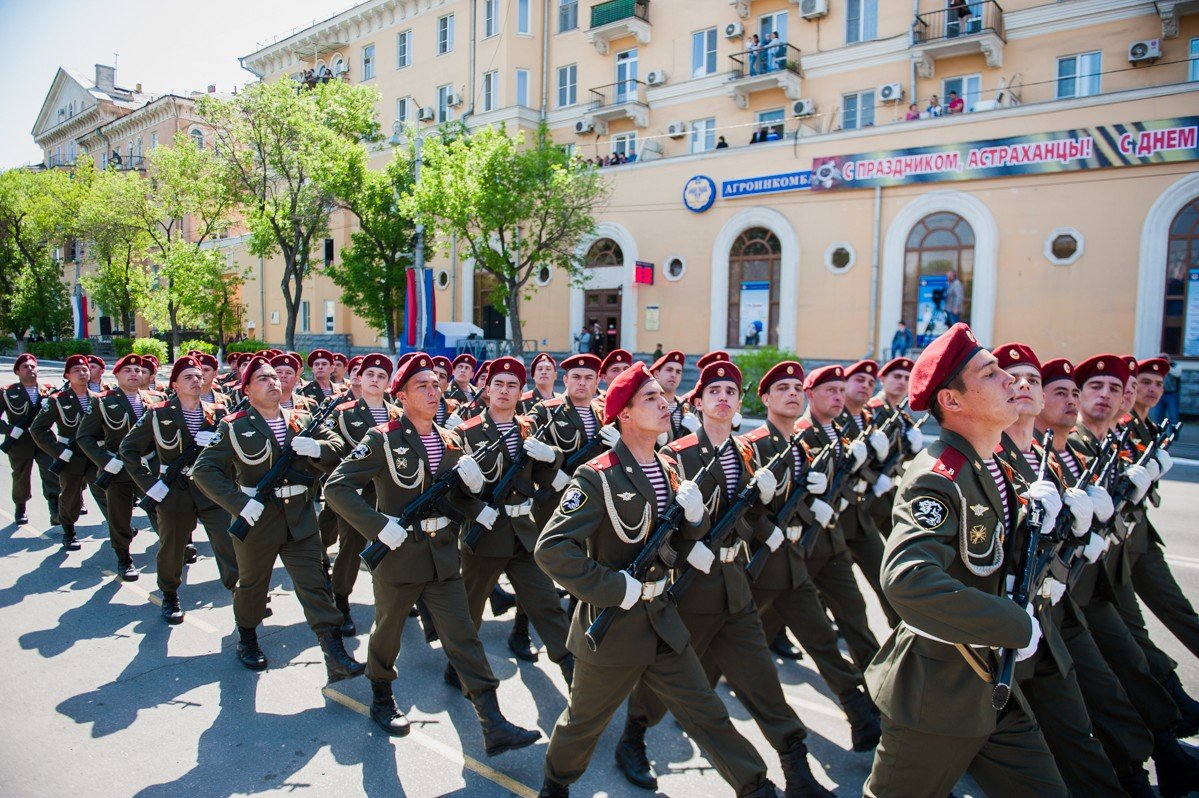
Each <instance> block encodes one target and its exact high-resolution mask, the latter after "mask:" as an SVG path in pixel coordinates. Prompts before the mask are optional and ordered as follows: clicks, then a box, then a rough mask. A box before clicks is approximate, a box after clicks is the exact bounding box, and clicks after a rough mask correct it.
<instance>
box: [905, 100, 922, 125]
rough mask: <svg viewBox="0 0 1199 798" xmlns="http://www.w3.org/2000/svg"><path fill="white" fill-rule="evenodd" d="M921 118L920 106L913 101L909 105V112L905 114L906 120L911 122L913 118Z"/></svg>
mask: <svg viewBox="0 0 1199 798" xmlns="http://www.w3.org/2000/svg"><path fill="white" fill-rule="evenodd" d="M919 118H920V106H918V105H916V103H912V104H911V105H909V106H908V112H907V114H906V115H905V116H904V121H907V122H911V121H912V120H914V119H919Z"/></svg>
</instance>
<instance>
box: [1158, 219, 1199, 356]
mask: <svg viewBox="0 0 1199 798" xmlns="http://www.w3.org/2000/svg"><path fill="white" fill-rule="evenodd" d="M1196 271H1199V197H1197V198H1195V199H1193V200H1191V201H1190V202H1188V203H1187V204H1186V205H1184V206H1183V208H1182V210H1181V211H1179V212H1178V215H1177V216H1175V217H1174V221H1173V222H1171V223H1170V240H1169V243H1168V245H1167V247H1166V297H1165V306H1164V307H1163V308H1162V346H1161V351H1163V352H1168V353H1169V354H1171V355H1182V354H1185V353H1184V352H1183V349H1184V347H1183V343H1184V340H1183V339H1184V335H1183V329H1184V325H1185V322H1186V305H1187V285H1188V284H1189V283H1190V282H1191V280H1190V275H1191V273H1192V272H1196ZM1191 290H1192V291H1199V282H1196V284H1195V285H1194V286H1192V287H1191ZM1192 354H1193V353H1192Z"/></svg>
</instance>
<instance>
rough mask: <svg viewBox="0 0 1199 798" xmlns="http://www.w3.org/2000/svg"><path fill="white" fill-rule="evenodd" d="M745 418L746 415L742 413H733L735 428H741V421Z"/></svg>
mask: <svg viewBox="0 0 1199 798" xmlns="http://www.w3.org/2000/svg"><path fill="white" fill-rule="evenodd" d="M744 420H745V417H744V416H742V415H741V414H740V413H733V429H737V428H739V427H740V426H741V422H742V421H744Z"/></svg>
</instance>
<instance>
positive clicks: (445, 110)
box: [437, 84, 454, 124]
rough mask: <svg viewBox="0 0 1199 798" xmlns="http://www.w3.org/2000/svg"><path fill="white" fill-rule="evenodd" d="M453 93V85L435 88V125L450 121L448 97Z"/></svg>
mask: <svg viewBox="0 0 1199 798" xmlns="http://www.w3.org/2000/svg"><path fill="white" fill-rule="evenodd" d="M453 93H454V87H453V85H450V84H447V85H445V86H438V87H437V123H438V124H441V123H442V122H448V121H449V120H450V95H451V94H453Z"/></svg>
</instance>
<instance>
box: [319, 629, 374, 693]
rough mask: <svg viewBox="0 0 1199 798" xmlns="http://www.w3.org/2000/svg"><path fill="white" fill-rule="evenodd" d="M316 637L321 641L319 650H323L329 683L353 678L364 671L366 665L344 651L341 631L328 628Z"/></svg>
mask: <svg viewBox="0 0 1199 798" xmlns="http://www.w3.org/2000/svg"><path fill="white" fill-rule="evenodd" d="M317 639H318V640H320V641H321V651H323V652H325V671H326V672H327V673H328V674H329V684H333V683H334V682H340V681H342V680H343V679H353V678H354V677H355V676H361V675H362V674H363V673H365V672H366V666H365V665H363V664H362V663H361V662H359V661H358V660H356V659H354V658H353V657H351V656H350V652H348V651H346V645H345V643H344V642H342V639H341V632H339V631H337V630H336V629H330V630H328V631H327V632H322V633H321V634H319V635H317Z"/></svg>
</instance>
